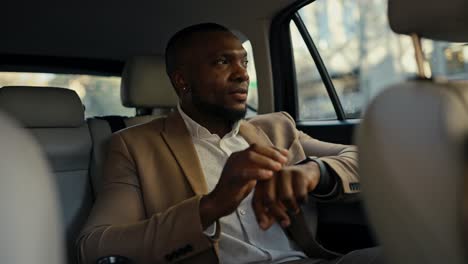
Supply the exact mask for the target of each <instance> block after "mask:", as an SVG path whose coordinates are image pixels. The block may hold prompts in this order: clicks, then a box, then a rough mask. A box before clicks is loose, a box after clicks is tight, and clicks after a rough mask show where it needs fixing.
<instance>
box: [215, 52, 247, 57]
mask: <svg viewBox="0 0 468 264" xmlns="http://www.w3.org/2000/svg"><path fill="white" fill-rule="evenodd" d="M215 56H226V57H231V56H241V57H247V51H245V50H238V51H232V50H226V51H221V52H219V53H216V55H215Z"/></svg>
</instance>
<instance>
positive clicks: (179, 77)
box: [172, 70, 188, 96]
mask: <svg viewBox="0 0 468 264" xmlns="http://www.w3.org/2000/svg"><path fill="white" fill-rule="evenodd" d="M172 80H173V82H174V87H175V89H176V91H177V94H178V95H179V96H182V95H183V94H184V93H185V92H186V91H187V86H188V83H187V80H186V78H185V76H184V74H183V73H182V71H180V70H175V71H174V73H173V74H172Z"/></svg>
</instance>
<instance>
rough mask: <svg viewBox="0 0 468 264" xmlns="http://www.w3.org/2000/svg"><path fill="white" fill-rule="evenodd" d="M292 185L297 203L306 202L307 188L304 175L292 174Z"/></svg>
mask: <svg viewBox="0 0 468 264" xmlns="http://www.w3.org/2000/svg"><path fill="white" fill-rule="evenodd" d="M292 186H293V191H294V198H295V200H296V201H297V204H299V205H300V204H304V203H307V199H308V190H307V182H306V181H305V177H303V175H299V173H298V174H297V175H294V177H293V181H292Z"/></svg>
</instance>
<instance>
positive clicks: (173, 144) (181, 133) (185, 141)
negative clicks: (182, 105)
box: [161, 111, 208, 195]
mask: <svg viewBox="0 0 468 264" xmlns="http://www.w3.org/2000/svg"><path fill="white" fill-rule="evenodd" d="M161 134H162V137H163V138H164V140H165V141H166V144H167V145H168V146H169V148H170V149H171V151H172V154H173V155H174V157H175V159H176V160H177V162H178V163H179V166H180V167H181V168H182V171H183V172H184V174H185V176H186V177H187V180H188V182H189V183H190V185H191V186H192V189H193V192H194V193H195V194H196V195H201V194H206V193H207V192H208V187H207V184H206V180H205V176H204V174H203V171H202V168H201V164H200V161H199V158H198V155H197V152H196V150H195V146H194V144H193V141H192V138H191V136H190V134H189V132H188V130H187V127H186V125H185V122H184V120H183V119H182V117H181V116H180V114H179V112H177V111H176V112H173V113H171V114H170V115H169V116H168V117H167V119H166V122H165V128H164V131H163V132H162V133H161Z"/></svg>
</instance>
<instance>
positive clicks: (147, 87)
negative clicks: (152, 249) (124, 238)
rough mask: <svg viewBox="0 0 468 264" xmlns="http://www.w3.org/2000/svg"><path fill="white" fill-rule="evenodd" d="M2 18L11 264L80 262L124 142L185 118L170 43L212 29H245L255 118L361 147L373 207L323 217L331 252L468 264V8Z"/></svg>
mask: <svg viewBox="0 0 468 264" xmlns="http://www.w3.org/2000/svg"><path fill="white" fill-rule="evenodd" d="M2 6H3V9H2V10H3V11H4V12H3V15H2V16H0V21H1V22H2V24H3V25H4V27H2V29H0V34H1V36H2V40H3V41H0V120H1V121H0V122H1V123H2V125H1V126H0V143H1V146H2V148H1V149H0V153H1V158H0V178H1V184H0V190H1V191H0V196H1V197H2V199H1V202H0V204H1V206H0V210H1V211H2V216H1V221H0V241H1V242H0V262H1V263H70V264H72V263H78V259H77V249H76V244H75V242H76V241H75V240H76V237H77V235H78V232H79V231H80V230H81V228H82V227H83V225H84V223H85V221H86V219H87V216H88V214H89V212H90V209H91V207H92V205H93V202H94V201H95V199H96V197H97V196H98V195H99V191H100V188H101V177H102V173H103V172H102V170H103V169H102V167H103V163H104V161H105V159H106V155H107V153H106V152H107V144H108V140H109V138H110V136H111V135H112V134H113V133H115V132H117V131H119V130H121V129H125V128H127V127H131V126H135V125H139V124H143V123H145V122H149V121H151V120H153V119H156V118H160V117H164V116H166V115H167V114H168V113H169V112H171V111H174V109H175V107H176V105H177V103H178V98H177V96H176V94H175V92H174V89H173V88H172V85H171V83H170V81H169V79H168V77H167V74H166V70H165V60H164V50H165V46H166V43H167V41H168V40H169V38H170V37H171V36H172V35H173V34H174V33H175V32H177V31H178V30H180V29H182V28H184V27H186V26H189V25H193V24H197V23H203V22H215V23H219V24H222V25H224V26H226V27H228V28H229V29H231V30H232V31H233V32H234V33H235V34H236V35H237V36H238V37H239V39H240V40H241V41H242V42H243V45H244V48H245V49H246V50H247V52H248V53H249V75H250V80H251V81H250V87H249V98H248V104H249V106H248V108H249V111H248V115H247V118H249V117H252V116H255V115H260V114H265V113H271V112H275V111H286V112H288V113H289V114H290V115H291V116H292V117H293V118H294V119H295V120H296V124H297V128H298V129H299V130H302V131H303V132H305V133H307V134H309V135H311V136H312V137H314V138H317V139H319V140H323V141H328V142H334V143H341V144H357V145H358V147H359V151H360V157H359V159H360V160H359V166H360V175H361V178H362V186H361V189H362V192H363V193H362V196H359V197H358V198H357V199H356V200H355V201H353V202H349V203H347V204H341V203H329V202H328V203H327V202H324V203H319V204H318V216H319V219H318V233H317V237H318V240H319V241H320V243H321V244H322V245H324V246H325V247H326V248H329V249H331V250H334V251H337V252H340V253H347V252H350V251H352V250H356V249H360V248H367V247H373V246H382V247H383V250H384V254H385V257H386V259H387V261H388V263H441V262H443V261H445V262H448V263H466V261H467V256H465V255H466V253H465V252H467V249H468V248H467V247H466V245H467V244H466V243H465V241H466V237H467V235H468V233H467V232H466V230H465V228H466V227H465V225H464V221H466V219H467V218H465V215H466V211H467V209H465V207H466V204H465V202H466V201H468V200H467V198H466V197H465V196H466V195H465V193H466V191H465V188H464V187H465V186H466V179H465V178H467V177H468V171H467V168H468V166H466V164H468V163H467V161H468V159H467V156H466V153H468V152H467V151H466V149H467V147H466V146H468V145H467V144H466V142H468V141H467V137H466V136H467V135H468V126H467V125H466V123H465V122H464V120H466V118H467V117H468V101H467V100H468V92H467V91H468V90H467V89H466V88H467V87H468V82H467V80H468V45H467V42H468V18H467V16H466V15H465V14H466V11H467V10H468V2H466V1H464V0H447V1H445V2H439V1H432V0H431V1H422V0H407V1H403V0H374V1H349V0H348V1H346V0H270V1H266V0H258V1H246V0H239V1H219V0H218V1H215V0H203V1H164V0H154V1H147V0H143V1H138V2H128V1H121V0H117V1H108V0H104V1H80V2H76V3H67V2H55V1H50V0H44V1H41V2H34V1H26V2H24V1H8V2H6V3H2ZM207 45H210V44H209V43H207ZM355 131H357V132H355ZM343 234H346V235H343ZM96 263H97V262H96ZM102 263H115V262H112V261H110V262H102Z"/></svg>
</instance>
